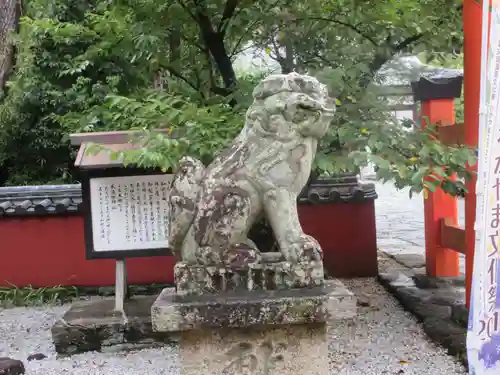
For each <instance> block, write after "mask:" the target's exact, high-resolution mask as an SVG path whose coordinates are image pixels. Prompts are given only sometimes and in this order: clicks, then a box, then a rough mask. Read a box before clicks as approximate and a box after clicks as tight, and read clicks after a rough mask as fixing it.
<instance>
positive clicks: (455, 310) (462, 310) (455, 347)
mask: <svg viewBox="0 0 500 375" xmlns="http://www.w3.org/2000/svg"><path fill="white" fill-rule="evenodd" d="M422 264H425V258H424V256H423V255H420V254H399V255H398V254H388V253H385V252H383V251H379V275H378V280H379V282H380V283H381V284H382V285H383V286H384V287H385V288H386V289H387V290H388V291H389V292H390V293H392V294H393V295H394V296H395V297H396V299H397V300H398V301H399V302H400V303H401V305H402V306H403V307H404V308H405V309H406V310H407V311H409V312H410V313H412V314H413V315H414V316H415V317H416V318H417V319H418V320H419V321H420V322H421V323H422V326H423V329H424V331H425V333H426V334H427V335H428V336H429V337H430V338H431V339H432V340H433V341H435V342H437V343H439V344H440V345H442V346H443V347H445V348H446V349H447V350H448V353H449V354H450V355H454V356H456V357H457V358H459V359H460V360H461V361H462V363H463V364H464V365H465V366H466V367H467V351H466V338H467V324H468V310H467V308H466V307H465V280H464V278H463V277H446V278H434V277H430V276H426V275H425V268H424V269H422Z"/></svg>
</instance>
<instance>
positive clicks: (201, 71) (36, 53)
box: [0, 0, 470, 192]
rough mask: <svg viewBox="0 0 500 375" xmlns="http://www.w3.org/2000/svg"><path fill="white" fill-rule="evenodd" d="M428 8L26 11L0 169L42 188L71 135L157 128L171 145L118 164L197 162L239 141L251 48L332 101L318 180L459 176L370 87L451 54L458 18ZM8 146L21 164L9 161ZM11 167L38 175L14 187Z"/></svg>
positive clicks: (448, 1) (134, 0) (454, 10)
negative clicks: (368, 167) (375, 172)
mask: <svg viewBox="0 0 500 375" xmlns="http://www.w3.org/2000/svg"><path fill="white" fill-rule="evenodd" d="M438 2H439V4H438V5H439V6H436V1H430V0H426V1H410V2H404V3H401V2H399V1H396V0H392V1H391V0H384V1H377V2H372V1H363V2H360V1H354V0H352V1H347V0H339V1H335V2H325V1H320V0H315V1H313V2H311V3H309V2H308V3H307V4H299V3H296V2H295V3H292V2H291V1H289V0H274V1H271V2H269V1H264V0H260V1H249V0H225V1H222V0H164V1H162V2H159V1H157V0H121V1H113V0H108V1H83V0H80V1H72V2H69V1H66V0H57V1H56V0H51V1H49V0H32V1H31V2H30V8H29V9H28V13H27V14H28V16H29V17H28V18H26V19H25V20H24V21H23V23H22V27H21V35H20V38H19V41H18V46H19V49H20V53H19V57H20V58H19V61H18V64H17V67H16V75H15V77H14V79H13V80H12V82H11V83H10V87H11V90H10V92H9V95H8V97H7V98H6V99H5V101H4V103H3V105H2V106H1V107H0V124H1V125H0V126H2V133H1V135H0V157H1V158H2V159H0V163H2V164H3V165H4V167H5V166H6V168H4V169H6V170H8V171H10V174H9V176H8V181H9V182H10V183H21V182H33V181H43V180H45V181H47V180H49V179H53V178H57V177H59V178H60V177H61V176H64V173H67V171H68V165H69V164H70V163H71V153H70V151H69V146H68V143H67V141H65V140H64V136H65V135H67V134H68V133H69V132H72V131H92V130H102V129H127V128H132V127H140V128H148V129H150V128H157V127H165V126H168V127H170V128H172V129H174V130H177V131H180V133H181V134H183V137H180V138H177V139H168V138H165V137H160V136H156V135H155V136H153V135H151V137H150V138H149V140H148V147H146V148H143V149H141V150H137V151H133V152H130V153H128V154H127V155H125V156H126V159H127V161H128V162H135V163H139V164H141V165H145V166H146V165H147V166H152V165H156V166H161V167H162V168H164V169H168V168H170V167H172V166H174V165H175V163H176V162H177V160H178V158H179V157H180V156H182V155H184V154H192V155H195V156H198V157H200V158H201V159H203V160H204V161H206V162H208V161H209V160H210V159H211V158H212V157H213V155H214V153H216V152H217V151H218V150H220V149H221V148H222V147H224V145H226V144H227V142H228V141H229V140H230V139H231V138H232V137H233V136H234V134H236V133H237V132H238V130H239V129H240V128H241V125H242V122H243V111H244V109H245V108H246V106H247V105H248V102H249V99H250V96H249V94H250V92H251V86H252V84H251V82H252V80H253V78H251V77H237V74H236V72H235V69H234V64H233V62H234V59H235V57H236V56H237V54H238V53H239V52H241V51H242V50H243V49H245V48H247V47H248V46H257V47H261V48H263V49H264V50H266V51H269V50H270V51H271V53H273V49H274V53H275V57H276V58H277V59H278V61H279V62H280V64H281V66H282V67H283V68H284V70H285V71H287V70H291V69H297V70H299V71H304V72H307V73H309V74H314V75H317V76H318V77H319V78H320V79H322V80H324V81H326V82H327V83H328V84H329V86H330V88H331V90H332V92H333V93H334V94H336V96H337V97H338V98H339V111H338V114H337V117H336V120H335V123H334V124H333V126H332V129H331V133H330V134H329V136H328V137H326V139H325V140H324V142H323V143H322V147H321V151H320V153H319V154H318V158H317V160H316V162H317V169H318V171H319V172H323V173H327V174H331V173H336V172H339V171H344V170H353V169H356V168H357V166H358V165H362V164H363V163H365V162H366V160H368V159H371V160H372V161H374V162H376V163H377V164H378V166H379V167H380V174H381V177H383V178H390V179H395V180H396V182H397V183H398V185H399V186H404V185H411V186H414V188H415V189H416V190H419V189H421V188H422V183H423V182H422V181H423V179H422V177H423V176H425V175H428V174H436V173H437V174H438V176H442V177H443V178H445V180H446V176H447V174H448V173H449V172H452V171H457V172H459V174H464V173H465V172H464V165H465V161H466V160H469V159H470V152H469V150H467V149H463V148H452V147H445V146H443V145H441V144H439V143H438V142H435V141H431V140H430V139H429V134H426V133H423V132H407V131H403V130H401V126H399V125H397V124H395V123H393V122H392V120H391V119H390V117H389V116H388V115H387V114H386V113H385V112H384V111H383V108H384V106H383V103H381V102H380V100H378V97H377V94H376V93H374V92H372V90H371V88H370V87H371V86H370V85H369V83H370V82H371V81H372V80H373V77H374V74H375V73H376V71H377V70H378V69H379V68H380V66H382V65H383V63H385V62H386V61H388V60H389V59H391V58H392V57H394V56H396V55H398V54H401V53H407V52H413V53H414V52H418V51H419V50H423V49H428V50H429V51H443V50H449V49H452V48H454V47H455V46H456V45H459V44H460V38H461V34H460V27H457V22H458V19H459V16H460V9H459V7H457V6H456V4H455V3H456V2H455V1H452V0H438ZM437 30H440V32H439V33H437V32H436V31H437ZM436 35H437V36H436ZM283 51H285V52H283ZM280 53H285V55H284V56H281V55H279V56H278V54H280ZM287 53H288V54H287ZM249 78H250V79H249ZM20 145H24V146H25V147H29V148H30V150H32V151H31V153H30V154H31V155H28V154H27V155H22V156H19V155H16V151H15V150H16V149H19V147H20ZM366 146H369V147H370V149H371V150H372V151H373V153H372V154H370V153H367V152H365V148H366ZM443 155H444V156H443ZM21 165H22V166H26V165H36V166H37V169H36V170H34V171H32V170H31V169H28V168H25V169H24V170H25V171H27V173H28V175H25V176H23V175H22V174H19V173H18V171H19V170H22V168H19V166H21ZM445 166H446V167H448V168H445ZM439 178H441V177H439ZM437 184H439V179H438V178H436V179H435V182H434V183H433V185H432V187H433V188H434V187H435V186H436V185H437ZM448 185H449V183H448V182H447V186H448ZM450 186H452V187H450V188H449V190H450V191H452V192H453V191H454V189H455V187H456V186H455V185H453V184H452V185H450ZM455 190H456V189H455Z"/></svg>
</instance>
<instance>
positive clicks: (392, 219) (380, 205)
mask: <svg viewBox="0 0 500 375" xmlns="http://www.w3.org/2000/svg"><path fill="white" fill-rule="evenodd" d="M375 186H376V190H377V193H378V195H379V198H378V199H377V200H376V204H375V210H376V216H377V241H378V247H379V248H380V249H382V250H384V251H387V252H389V253H401V252H405V253H421V254H423V253H424V252H425V228H424V203H423V197H422V195H421V194H419V195H413V197H412V198H411V199H410V198H409V193H408V192H409V189H403V190H397V189H396V188H395V187H394V185H393V184H392V183H386V184H382V183H379V182H377V183H375ZM458 213H459V223H460V225H464V201H463V200H459V202H458ZM462 258H463V257H462ZM461 260H462V261H461V268H462V272H463V267H464V264H463V263H464V262H463V259H461Z"/></svg>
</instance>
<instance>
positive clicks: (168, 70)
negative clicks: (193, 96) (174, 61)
mask: <svg viewBox="0 0 500 375" xmlns="http://www.w3.org/2000/svg"><path fill="white" fill-rule="evenodd" d="M162 68H163V69H165V70H166V71H167V72H169V73H170V74H171V75H172V76H174V77H176V78H178V79H180V80H181V81H184V82H185V83H186V84H187V85H188V86H189V87H191V88H192V89H193V90H195V91H200V88H199V87H196V85H195V84H194V83H192V82H190V81H189V80H188V79H187V78H186V77H184V76H183V75H182V74H180V73H179V72H177V71H176V70H175V69H174V68H172V67H171V66H168V65H166V66H162Z"/></svg>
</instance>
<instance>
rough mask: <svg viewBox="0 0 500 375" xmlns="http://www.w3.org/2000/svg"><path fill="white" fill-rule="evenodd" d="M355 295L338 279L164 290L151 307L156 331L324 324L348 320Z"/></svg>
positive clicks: (351, 313) (354, 307)
mask: <svg viewBox="0 0 500 375" xmlns="http://www.w3.org/2000/svg"><path fill="white" fill-rule="evenodd" d="M355 314H356V298H355V297H354V295H353V294H352V293H351V292H350V291H348V290H347V289H346V288H345V287H344V285H343V284H342V283H340V282H339V281H335V280H332V281H330V280H329V281H328V282H326V283H325V285H324V286H320V287H312V288H299V289H289V290H277V291H264V290H262V291H252V292H246V293H244V292H236V293H220V294H218V295H212V294H206V295H199V296H178V295H176V293H175V290H174V289H165V290H164V291H163V292H162V294H161V295H160V296H159V297H158V299H157V301H156V302H155V303H154V305H153V307H152V309H151V315H152V323H153V329H154V330H155V331H157V332H172V331H185V330H193V329H213V328H245V327H250V326H257V325H286V324H306V323H324V322H328V321H331V320H335V319H347V318H352V317H353V316H355Z"/></svg>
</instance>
